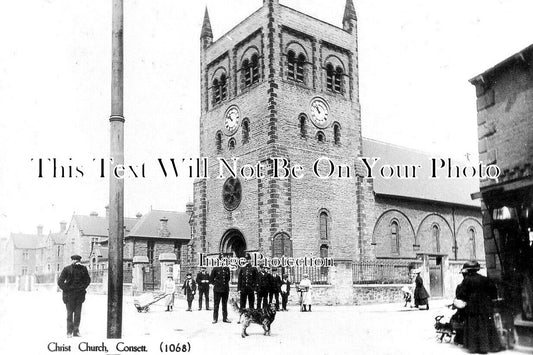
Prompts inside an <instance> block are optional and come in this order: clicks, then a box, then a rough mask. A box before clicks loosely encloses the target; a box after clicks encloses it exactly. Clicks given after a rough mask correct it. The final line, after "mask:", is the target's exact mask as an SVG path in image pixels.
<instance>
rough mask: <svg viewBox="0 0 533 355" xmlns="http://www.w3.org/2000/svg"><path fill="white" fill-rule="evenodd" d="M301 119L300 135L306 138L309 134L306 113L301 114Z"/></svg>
mask: <svg viewBox="0 0 533 355" xmlns="http://www.w3.org/2000/svg"><path fill="white" fill-rule="evenodd" d="M299 121H300V122H299V125H300V136H301V137H303V138H305V137H306V136H307V118H306V117H305V115H304V114H302V115H300V118H299Z"/></svg>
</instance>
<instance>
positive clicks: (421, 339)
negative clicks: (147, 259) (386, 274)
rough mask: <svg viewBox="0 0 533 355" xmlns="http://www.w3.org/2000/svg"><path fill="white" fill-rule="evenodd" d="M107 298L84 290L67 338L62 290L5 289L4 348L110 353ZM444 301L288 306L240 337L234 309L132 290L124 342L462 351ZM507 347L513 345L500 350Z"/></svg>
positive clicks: (155, 349)
mask: <svg viewBox="0 0 533 355" xmlns="http://www.w3.org/2000/svg"><path fill="white" fill-rule="evenodd" d="M195 301H196V300H195ZM106 302H107V301H106V297H105V296H102V295H93V294H89V295H87V300H86V302H85V303H84V306H83V315H82V321H81V327H80V330H81V333H82V337H81V338H71V339H67V338H66V336H65V321H64V319H65V316H66V314H65V313H66V312H65V307H64V305H63V303H62V301H61V294H60V293H54V292H44V291H43V292H30V293H28V292H12V293H5V292H2V291H0V334H1V344H0V353H1V354H15V353H17V354H18V353H21V354H36V355H39V354H50V353H51V352H50V351H49V350H48V349H47V347H48V346H49V343H51V342H57V343H58V345H62V346H69V345H70V347H71V352H74V353H78V352H79V350H78V346H79V343H80V342H87V343H89V344H90V345H93V346H96V345H102V342H104V343H105V345H106V347H107V350H108V353H109V354H118V353H119V351H117V350H116V344H117V341H116V340H107V339H106ZM443 305H444V302H443V301H434V302H432V309H430V310H429V311H418V310H405V309H403V308H402V305H401V304H387V305H371V306H346V307H326V306H322V307H318V306H317V307H313V312H312V313H300V312H298V311H297V309H296V307H291V308H290V311H289V312H286V313H278V315H277V317H276V320H275V322H274V324H273V326H272V336H270V337H267V336H263V335H262V329H261V328H260V327H259V326H258V325H255V324H254V325H251V326H250V328H248V332H249V334H250V336H249V337H247V338H245V339H242V338H241V337H240V331H241V328H240V326H239V325H238V324H236V321H237V319H236V316H235V314H234V313H233V311H232V310H230V318H232V319H233V323H231V324H225V323H222V322H219V323H218V324H211V319H212V312H207V311H205V310H204V311H201V312H200V311H197V310H196V309H195V310H194V311H193V312H185V308H186V306H185V301H184V300H177V303H176V306H175V309H174V312H171V313H170V312H164V307H163V305H162V304H161V305H154V306H152V307H151V309H150V311H149V312H148V313H138V312H137V310H136V309H135V307H134V306H133V298H132V297H131V296H127V297H125V301H124V313H123V320H124V326H123V342H124V343H125V344H126V345H128V346H129V345H132V346H134V345H138V346H141V345H145V346H146V350H147V351H148V352H147V353H148V354H160V353H162V352H161V349H160V345H161V343H163V344H176V343H180V344H183V343H186V342H189V344H190V346H191V349H190V350H191V353H193V354H207V353H211V354H229V353H233V354H239V353H242V354H267V353H270V354H275V353H279V354H282V353H287V354H375V355H378V354H432V355H436V354H465V353H466V352H465V351H463V350H462V349H461V348H458V347H456V346H454V345H452V344H441V343H438V342H436V340H435V332H434V329H433V323H434V317H435V315H437V314H441V313H442V312H444V311H445V308H443ZM220 318H221V317H220ZM121 346H122V345H121ZM119 347H120V346H119ZM172 349H173V348H172ZM163 350H165V349H164V348H163ZM169 350H170V349H169ZM169 352H170V351H169ZM84 353H90V354H93V353H94V354H96V353H98V352H96V351H94V352H84ZM103 353H104V354H105V352H103ZM510 353H513V354H514V353H515V352H511V351H507V352H502V353H500V354H510Z"/></svg>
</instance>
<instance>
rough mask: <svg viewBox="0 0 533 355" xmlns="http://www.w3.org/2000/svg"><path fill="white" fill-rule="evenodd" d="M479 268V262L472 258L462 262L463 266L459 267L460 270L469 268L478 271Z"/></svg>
mask: <svg viewBox="0 0 533 355" xmlns="http://www.w3.org/2000/svg"><path fill="white" fill-rule="evenodd" d="M479 269H481V266H480V265H479V263H478V262H477V261H475V260H472V261H467V262H466V263H464V264H463V268H462V269H461V272H465V271H470V270H474V271H478V270H479Z"/></svg>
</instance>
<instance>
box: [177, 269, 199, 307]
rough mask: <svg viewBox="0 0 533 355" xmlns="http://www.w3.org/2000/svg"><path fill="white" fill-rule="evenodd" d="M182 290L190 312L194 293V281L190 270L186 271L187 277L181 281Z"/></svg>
mask: <svg viewBox="0 0 533 355" xmlns="http://www.w3.org/2000/svg"><path fill="white" fill-rule="evenodd" d="M181 288H182V290H183V294H184V295H185V296H187V304H188V306H189V308H187V311H188V312H192V309H191V307H192V301H193V300H194V295H195V294H196V282H195V281H194V280H193V278H192V274H191V273H190V272H188V273H187V278H186V279H185V281H184V282H183V286H181Z"/></svg>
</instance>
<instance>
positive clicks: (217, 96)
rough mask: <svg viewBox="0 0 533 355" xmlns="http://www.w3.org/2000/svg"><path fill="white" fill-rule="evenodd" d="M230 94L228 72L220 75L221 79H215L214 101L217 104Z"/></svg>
mask: <svg viewBox="0 0 533 355" xmlns="http://www.w3.org/2000/svg"><path fill="white" fill-rule="evenodd" d="M227 96H228V80H227V77H226V74H222V75H221V76H220V80H219V79H218V78H217V79H215V80H213V102H214V103H215V104H218V103H221V102H222V101H224V100H226V98H227Z"/></svg>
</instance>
